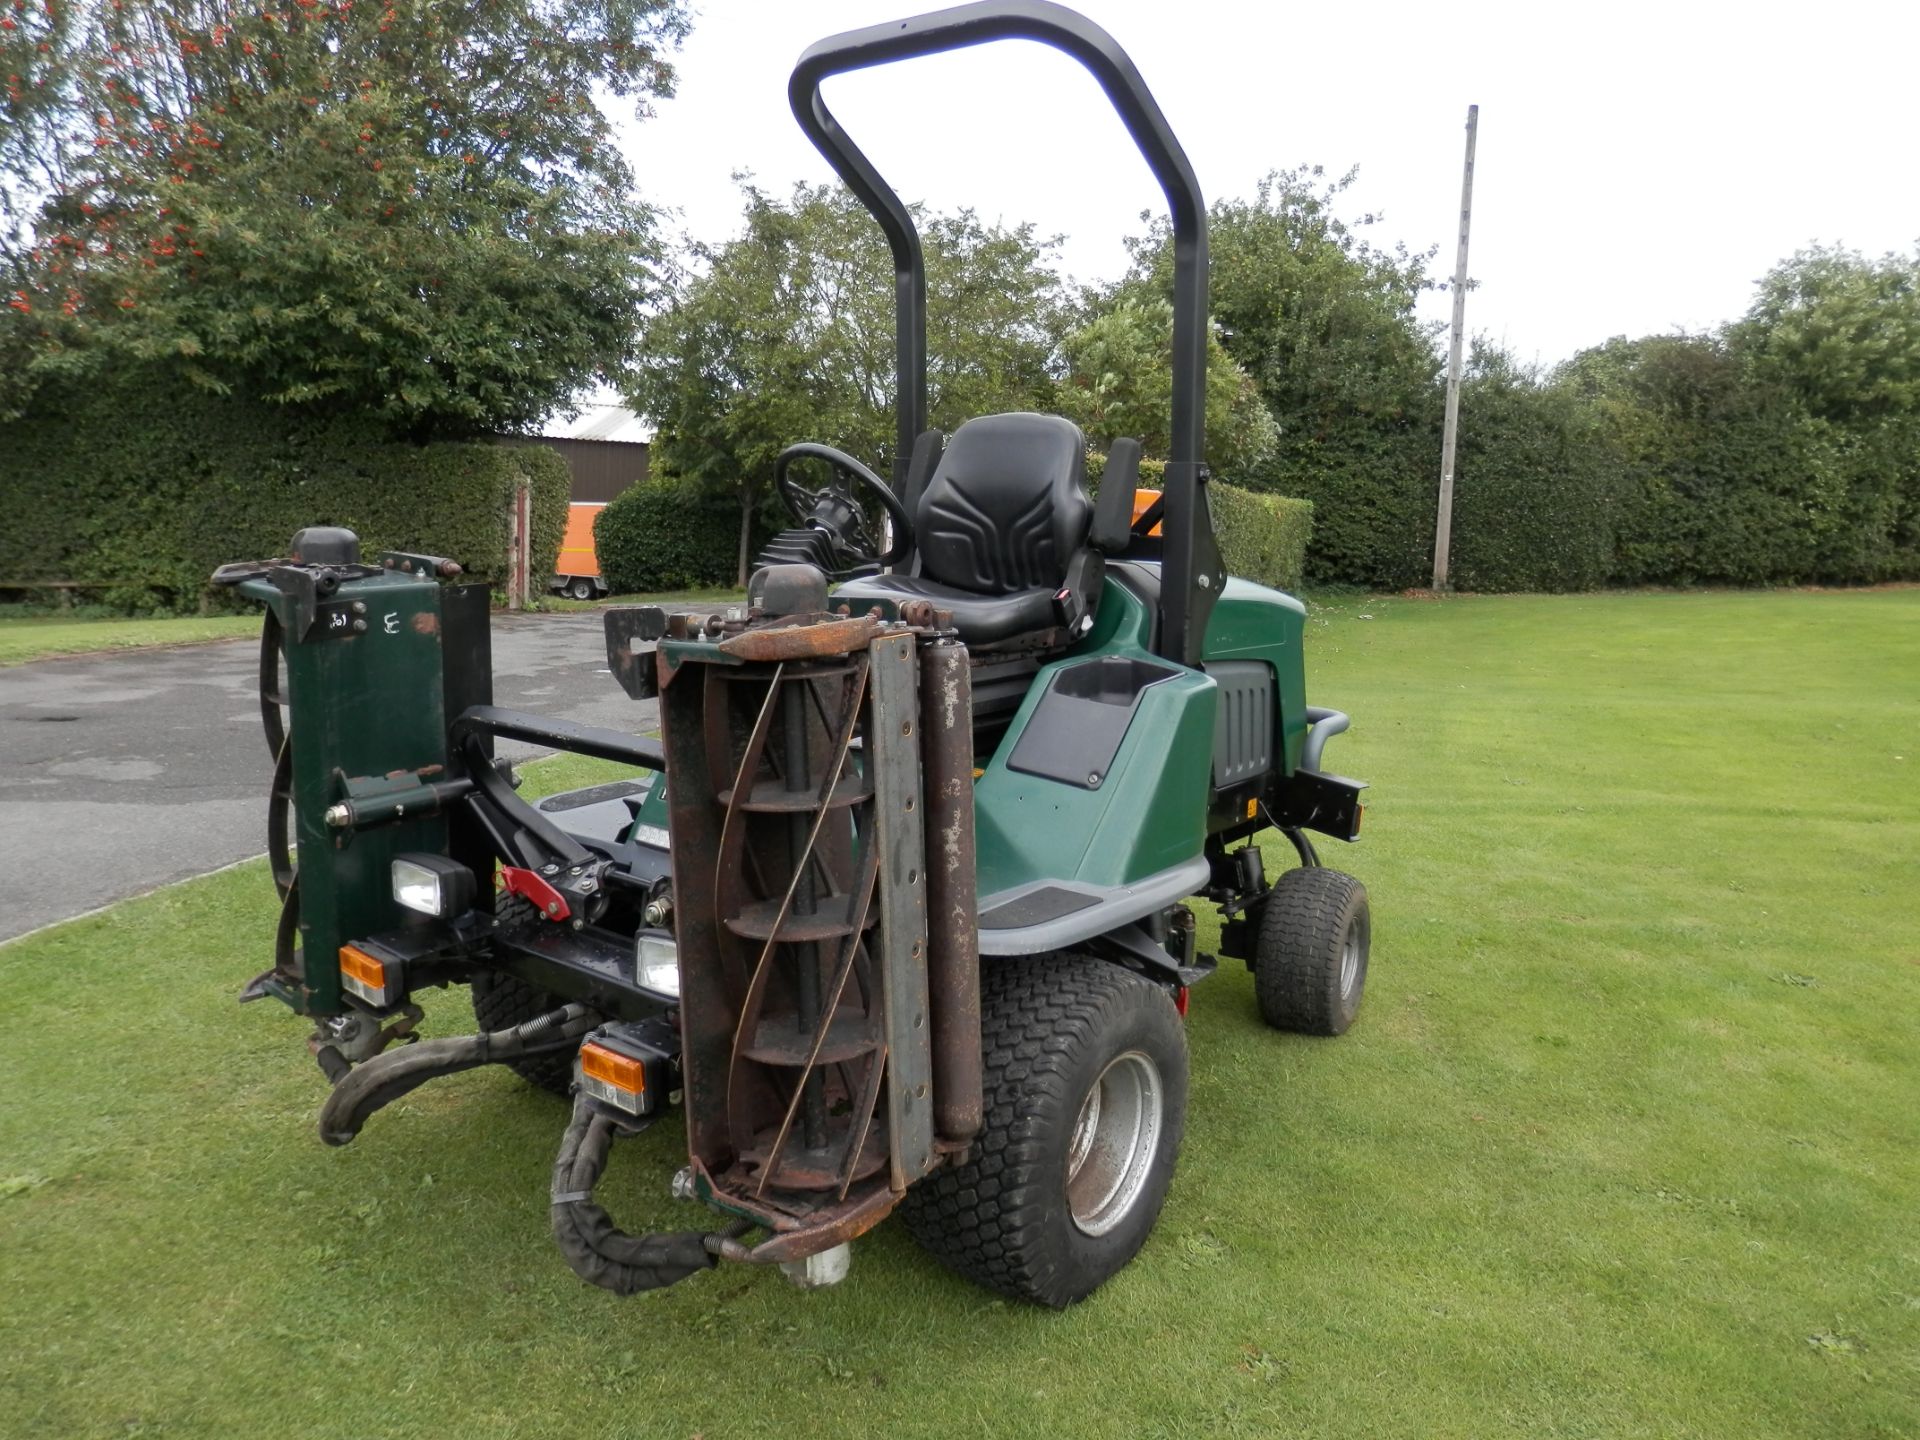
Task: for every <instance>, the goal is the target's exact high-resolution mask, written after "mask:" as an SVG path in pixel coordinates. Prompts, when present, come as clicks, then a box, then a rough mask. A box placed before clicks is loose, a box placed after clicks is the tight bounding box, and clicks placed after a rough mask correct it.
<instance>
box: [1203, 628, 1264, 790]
mask: <svg viewBox="0 0 1920 1440" xmlns="http://www.w3.org/2000/svg"><path fill="white" fill-rule="evenodd" d="M1204 668H1205V670H1206V672H1207V674H1209V675H1211V676H1212V677H1213V679H1214V682H1215V683H1216V684H1218V685H1219V687H1220V709H1219V713H1218V714H1217V715H1216V716H1215V717H1214V722H1213V788H1214V789H1216V790H1225V789H1228V788H1229V787H1231V786H1234V785H1239V784H1241V783H1242V782H1244V781H1247V780H1254V779H1258V778H1259V777H1260V776H1262V775H1264V774H1266V773H1267V771H1268V770H1270V769H1271V768H1272V767H1273V667H1272V666H1271V665H1269V664H1267V663H1266V662H1265V661H1264V660H1222V661H1218V662H1216V663H1214V664H1212V665H1208V666H1205V667H1204Z"/></svg>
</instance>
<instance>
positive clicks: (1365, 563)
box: [1119, 166, 1440, 588]
mask: <svg viewBox="0 0 1920 1440" xmlns="http://www.w3.org/2000/svg"><path fill="white" fill-rule="evenodd" d="M1354 174H1355V172H1353V171H1349V172H1347V173H1346V174H1345V175H1343V176H1341V177H1339V178H1338V179H1334V180H1328V179H1327V178H1326V176H1325V173H1324V171H1322V170H1321V169H1320V168H1319V167H1317V166H1315V167H1312V168H1307V167H1301V168H1298V169H1294V170H1282V171H1274V172H1272V173H1270V174H1269V175H1267V176H1266V178H1265V179H1263V180H1261V182H1260V183H1259V185H1258V187H1257V188H1256V189H1255V192H1254V197H1253V198H1252V199H1251V200H1240V199H1233V200H1221V201H1216V202H1215V203H1214V205H1213V207H1212V209H1211V210H1210V211H1209V213H1208V232H1207V243H1208V250H1209V253H1210V256H1211V260H1212V277H1211V280H1212V283H1211V290H1210V299H1209V303H1210V305H1211V307H1212V310H1213V318H1214V320H1215V322H1216V323H1217V324H1218V325H1219V327H1220V333H1221V339H1222V343H1223V344H1224V345H1225V347H1226V351H1227V353H1228V354H1229V355H1231V356H1232V357H1233V359H1234V360H1235V361H1237V362H1238V363H1239V364H1240V365H1241V366H1242V367H1243V368H1244V369H1245V370H1246V372H1247V374H1248V375H1249V376H1251V377H1252V379H1253V383H1254V385H1255V386H1256V387H1258V389H1259V392H1260V398H1261V399H1262V400H1263V401H1264V402H1265V403H1266V407H1267V410H1268V412H1269V413H1270V414H1271V415H1272V417H1273V419H1274V421H1275V422H1276V424H1277V425H1278V426H1279V431H1280V434H1279V441H1278V443H1277V445H1276V446H1275V447H1274V449H1273V452H1272V454H1271V455H1270V456H1269V457H1268V458H1267V459H1266V460H1265V461H1264V462H1262V463H1261V464H1260V465H1258V466H1257V467H1255V468H1254V469H1253V470H1252V471H1251V472H1249V473H1245V474H1243V475H1241V476H1239V478H1240V479H1241V481H1242V482H1243V483H1245V484H1248V485H1250V486H1253V487H1254V488H1257V489H1265V490H1273V491H1278V492H1281V493H1283V494H1288V495H1299V496H1304V497H1305V498H1307V499H1310V500H1312V501H1313V502H1314V520H1313V525H1314V540H1313V552H1312V555H1311V557H1310V559H1311V568H1312V572H1313V575H1314V577H1315V578H1317V579H1331V580H1340V581H1345V582H1349V583H1356V584H1365V585H1381V586H1387V587H1392V588H1398V587H1400V586H1404V585H1413V584H1418V583H1420V577H1421V575H1422V574H1423V573H1424V572H1425V570H1426V567H1427V565H1428V563H1429V561H1430V559H1431V556H1432V546H1433V523H1434V522H1433V506H1434V492H1435V488H1436V486H1437V483H1438V482H1437V476H1438V474H1439V466H1440V431H1439V410H1440V392H1439V386H1438V376H1439V369H1440V366H1439V352H1438V350H1437V349H1436V347H1435V344H1434V340H1435V338H1436V336H1437V335H1438V332H1439V328H1440V327H1439V326H1437V325H1428V324H1423V323H1421V322H1420V321H1419V320H1418V319H1417V318H1416V316H1415V314H1414V305H1415V303H1416V301H1418V299H1419V297H1420V296H1421V294H1423V293H1424V292H1425V291H1427V290H1430V289H1432V288H1433V281H1432V280H1431V279H1430V278H1429V276H1428V273H1427V266H1428V263H1429V262H1430V261H1431V260H1432V258H1433V253H1434V252H1433V251H1424V252H1420V253H1411V252H1409V251H1408V250H1407V249H1406V248H1405V247H1404V246H1396V247H1394V248H1392V249H1385V248H1382V247H1379V246H1376V245H1374V244H1372V243H1371V242H1370V241H1369V240H1368V239H1367V238H1366V232H1367V230H1368V229H1369V228H1370V227H1371V226H1373V225H1375V224H1377V223H1378V222H1379V218H1380V217H1378V216H1377V215H1371V214H1365V215H1361V216H1359V217H1357V218H1355V219H1351V220H1349V219H1345V218H1342V216H1341V215H1340V213H1339V205H1340V203H1341V196H1342V194H1343V193H1344V192H1345V191H1346V190H1347V188H1348V187H1349V186H1350V185H1351V184H1352V183H1353V180H1354ZM1129 244H1130V248H1131V250H1132V252H1133V267H1132V270H1131V272H1130V273H1129V274H1128V276H1127V277H1126V279H1125V280H1123V281H1122V282H1121V285H1120V287H1119V289H1120V293H1121V294H1123V295H1124V294H1141V293H1146V294H1153V295H1158V296H1161V297H1163V298H1170V297H1171V296H1172V293H1173V244H1172V235H1171V231H1170V229H1169V225H1168V222H1167V221H1165V220H1158V221H1155V222H1154V223H1152V224H1151V225H1150V226H1149V228H1148V230H1147V232H1146V234H1145V235H1144V236H1142V237H1140V238H1138V239H1136V240H1134V241H1131V242H1129Z"/></svg>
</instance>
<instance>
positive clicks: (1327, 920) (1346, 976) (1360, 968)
mask: <svg viewBox="0 0 1920 1440" xmlns="http://www.w3.org/2000/svg"><path fill="white" fill-rule="evenodd" d="M1262 911H1263V913H1262V914H1261V916H1260V934H1259V938H1258V940H1257V942H1256V945H1255V948H1254V955H1253V986H1254V994H1255V996H1256V997H1257V998H1258V999H1259V1002H1260V1014H1261V1016H1262V1017H1263V1018H1264V1019H1265V1020H1266V1022H1267V1023H1268V1024H1269V1025H1272V1026H1273V1027H1275V1028H1276V1029H1279V1030H1298V1031H1300V1032H1302V1033H1303V1034H1307V1035H1341V1034H1344V1033H1346V1029H1347V1027H1348V1026H1349V1025H1351V1024H1353V1019H1354V1016H1356V1015H1357V1014H1359V1013H1360V1000H1361V997H1362V996H1363V995H1364V994H1365V993H1366V988H1367V957H1368V952H1369V951H1370V950H1371V948H1372V943H1373V921H1372V917H1371V915H1370V914H1369V912H1368V909H1367V887H1366V886H1364V885H1362V884H1361V883H1360V882H1359V881H1358V880H1356V879H1354V877H1353V876H1351V875H1348V874H1345V873H1343V872H1342V871H1339V870H1328V869H1326V868H1325V867H1323V866H1318V865H1315V866H1306V867H1302V868H1301V869H1298V870H1289V871H1287V873H1286V874H1284V875H1282V876H1281V877H1280V878H1279V879H1278V880H1276V881H1275V882H1274V885H1273V889H1272V891H1271V892H1270V893H1269V894H1268V896H1267V898H1266V901H1265V902H1264V904H1263V907H1262Z"/></svg>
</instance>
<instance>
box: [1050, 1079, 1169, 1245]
mask: <svg viewBox="0 0 1920 1440" xmlns="http://www.w3.org/2000/svg"><path fill="white" fill-rule="evenodd" d="M1164 1109H1165V1087H1164V1086H1163V1085H1162V1084H1161V1083H1160V1070H1159V1067H1158V1066H1156V1065H1155V1064H1154V1063H1153V1061H1152V1060H1151V1059H1150V1058H1149V1057H1148V1056H1147V1055H1146V1054H1145V1053H1143V1052H1142V1051H1139V1050H1129V1051H1127V1052H1126V1054H1124V1055H1120V1056H1116V1057H1115V1058H1114V1060H1113V1062H1112V1063H1111V1064H1109V1065H1108V1066H1107V1068H1106V1069H1105V1070H1103V1071H1101V1072H1100V1078H1099V1079H1098V1080H1096V1081H1094V1083H1093V1088H1092V1089H1091V1090H1089V1091H1088V1092H1087V1098H1086V1099H1085V1100H1083V1101H1082V1102H1081V1103H1080V1118H1079V1119H1077V1120H1076V1121H1075V1122H1074V1126H1073V1137H1072V1139H1071V1140H1070V1141H1069V1142H1068V1145H1067V1209H1068V1212H1069V1213H1070V1214H1071V1215H1072V1216H1073V1223H1074V1224H1075V1225H1076V1226H1078V1227H1079V1228H1080V1229H1081V1230H1082V1231H1083V1232H1084V1233H1086V1234H1088V1235H1104V1234H1106V1233H1107V1232H1108V1231H1109V1230H1111V1229H1113V1228H1114V1226H1116V1225H1118V1224H1119V1223H1120V1222H1121V1221H1122V1220H1124V1219H1125V1218H1126V1217H1127V1215H1128V1213H1129V1212H1131V1211H1132V1209H1133V1207H1134V1205H1135V1204H1136V1203H1137V1202H1138V1201H1139V1199H1140V1194H1141V1192H1142V1191H1143V1190H1145V1189H1146V1186H1147V1176H1148V1175H1149V1174H1150V1173H1151V1172H1152V1170H1153V1159H1154V1155H1155V1153H1156V1152H1157V1151H1158V1150H1159V1148H1160V1127H1161V1124H1162V1116H1163V1112H1164Z"/></svg>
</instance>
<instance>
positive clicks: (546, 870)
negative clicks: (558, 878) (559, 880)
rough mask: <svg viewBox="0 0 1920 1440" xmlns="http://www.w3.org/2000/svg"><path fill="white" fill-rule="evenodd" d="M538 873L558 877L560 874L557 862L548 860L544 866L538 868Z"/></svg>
mask: <svg viewBox="0 0 1920 1440" xmlns="http://www.w3.org/2000/svg"><path fill="white" fill-rule="evenodd" d="M540 873H541V874H542V875H558V874H559V873H560V862H559V861H557V860H549V861H548V862H547V863H546V864H545V865H542V866H541V867H540Z"/></svg>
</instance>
